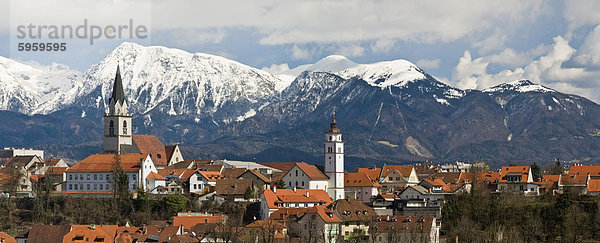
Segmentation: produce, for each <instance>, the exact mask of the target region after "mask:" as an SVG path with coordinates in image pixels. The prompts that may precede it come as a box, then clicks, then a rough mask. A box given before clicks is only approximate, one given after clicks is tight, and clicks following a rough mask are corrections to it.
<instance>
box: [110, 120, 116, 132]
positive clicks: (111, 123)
mask: <svg viewBox="0 0 600 243" xmlns="http://www.w3.org/2000/svg"><path fill="white" fill-rule="evenodd" d="M108 134H109V135H115V123H114V122H113V121H112V120H111V121H110V124H109V125H108Z"/></svg>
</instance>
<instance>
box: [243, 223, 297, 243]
mask: <svg viewBox="0 0 600 243" xmlns="http://www.w3.org/2000/svg"><path fill="white" fill-rule="evenodd" d="M287 231H288V229H287V227H286V226H285V225H284V224H282V223H280V222H277V221H275V220H257V221H254V222H252V223H250V224H248V225H246V227H244V228H243V229H242V230H241V231H240V232H239V236H238V239H239V240H240V241H241V242H285V239H287V238H288V233H287Z"/></svg>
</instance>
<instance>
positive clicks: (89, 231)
mask: <svg viewBox="0 0 600 243" xmlns="http://www.w3.org/2000/svg"><path fill="white" fill-rule="evenodd" d="M117 228H118V226H116V225H72V226H71V232H69V233H67V234H66V235H65V236H64V237H63V239H64V240H63V242H64V241H67V242H113V241H114V238H115V236H116V232H117ZM79 237H80V239H77V238H79Z"/></svg>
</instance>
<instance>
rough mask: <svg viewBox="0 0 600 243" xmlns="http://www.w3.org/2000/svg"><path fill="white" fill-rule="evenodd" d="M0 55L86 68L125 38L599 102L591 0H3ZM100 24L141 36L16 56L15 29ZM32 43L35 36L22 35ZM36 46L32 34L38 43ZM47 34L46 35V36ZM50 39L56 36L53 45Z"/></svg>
mask: <svg viewBox="0 0 600 243" xmlns="http://www.w3.org/2000/svg"><path fill="white" fill-rule="evenodd" d="M0 5H1V6H3V7H2V8H0V16H1V17H0V20H1V21H0V23H1V25H0V43H2V45H1V46H0V55H1V56H5V57H10V58H13V59H17V60H22V61H26V62H29V61H35V62H39V63H41V64H44V65H47V64H50V63H52V62H58V63H63V64H66V65H68V66H70V67H71V68H73V69H77V70H80V71H82V72H84V71H85V70H86V69H87V68H89V66H91V65H93V64H94V63H96V62H98V61H100V60H101V59H102V58H104V57H105V56H106V55H107V54H108V53H109V52H110V51H111V50H112V49H113V48H114V47H116V46H117V45H119V44H120V43H121V42H122V41H133V42H137V43H140V44H142V45H161V46H167V47H172V48H178V49H183V50H186V51H189V52H203V53H212V54H217V55H221V56H224V57H227V58H230V59H234V60H236V61H239V62H242V63H245V64H247V65H250V66H253V67H256V68H264V69H265V70H269V71H271V72H274V73H277V72H281V71H285V69H286V68H294V67H296V66H298V65H301V64H306V63H314V62H316V61H318V60H319V59H321V58H323V57H325V56H328V55H332V54H340V55H344V56H346V57H348V58H350V59H351V60H353V61H355V62H358V63H372V62H377V61H385V60H394V59H406V60H409V61H411V62H413V63H415V64H417V65H419V66H420V67H421V68H422V69H424V70H425V71H426V72H428V73H429V74H431V75H433V76H435V77H437V78H438V79H440V80H442V81H443V82H446V83H449V84H451V85H453V86H456V87H459V88H471V89H483V88H487V87H490V86H492V85H495V84H498V83H502V82H507V81H513V80H516V79H522V78H526V79H530V80H532V81H534V82H536V83H542V84H544V85H546V86H549V87H551V88H554V89H557V90H559V91H562V92H568V93H575V94H578V95H582V96H585V97H588V98H590V99H592V100H594V101H596V102H598V101H600V92H599V91H600V75H599V74H600V71H599V70H600V14H599V13H600V1H522V0H518V1H517V0H505V1H427V0H423V1H386V0H376V1H359V0H345V1H276V0H272V1H244V0H240V1H191V0H172V1H166V0H153V1H146V0H112V1H105V0H78V1H59V0H48V1H43V2H41V1H31V0H21V1H8V0H0ZM83 19H88V21H90V22H91V23H94V24H96V25H99V26H104V27H105V26H107V25H119V24H123V23H126V22H127V21H128V20H129V19H133V20H135V21H136V23H138V24H141V25H145V26H147V27H148V28H149V30H150V35H149V36H148V37H147V38H145V39H136V38H134V39H117V40H114V39H113V40H108V39H99V40H97V41H96V43H94V44H93V45H90V44H89V42H88V40H61V41H62V42H67V43H68V46H69V49H68V51H67V52H62V53H61V52H48V53H39V52H37V53H32V52H29V53H24V52H18V51H16V47H17V43H18V42H22V41H25V40H19V39H17V38H16V32H15V28H16V26H18V25H26V24H29V23H33V24H36V25H41V24H45V25H50V24H56V25H72V26H77V25H80V24H81V23H82V21H83ZM28 41H29V42H33V41H38V40H28ZM40 41H41V40H40ZM44 41H46V40H44ZM52 41H55V42H56V41H58V40H52Z"/></svg>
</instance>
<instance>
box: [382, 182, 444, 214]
mask: <svg viewBox="0 0 600 243" xmlns="http://www.w3.org/2000/svg"><path fill="white" fill-rule="evenodd" d="M442 191H443V189H442ZM445 194H447V193H444V192H439V193H435V192H432V191H430V190H429V189H427V188H425V187H423V186H421V185H416V186H409V187H407V188H405V189H404V190H403V191H402V192H401V193H400V194H399V195H398V198H397V199H396V201H395V206H394V210H395V212H394V214H395V215H404V216H434V217H436V218H441V217H442V206H443V204H444V195H445Z"/></svg>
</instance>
